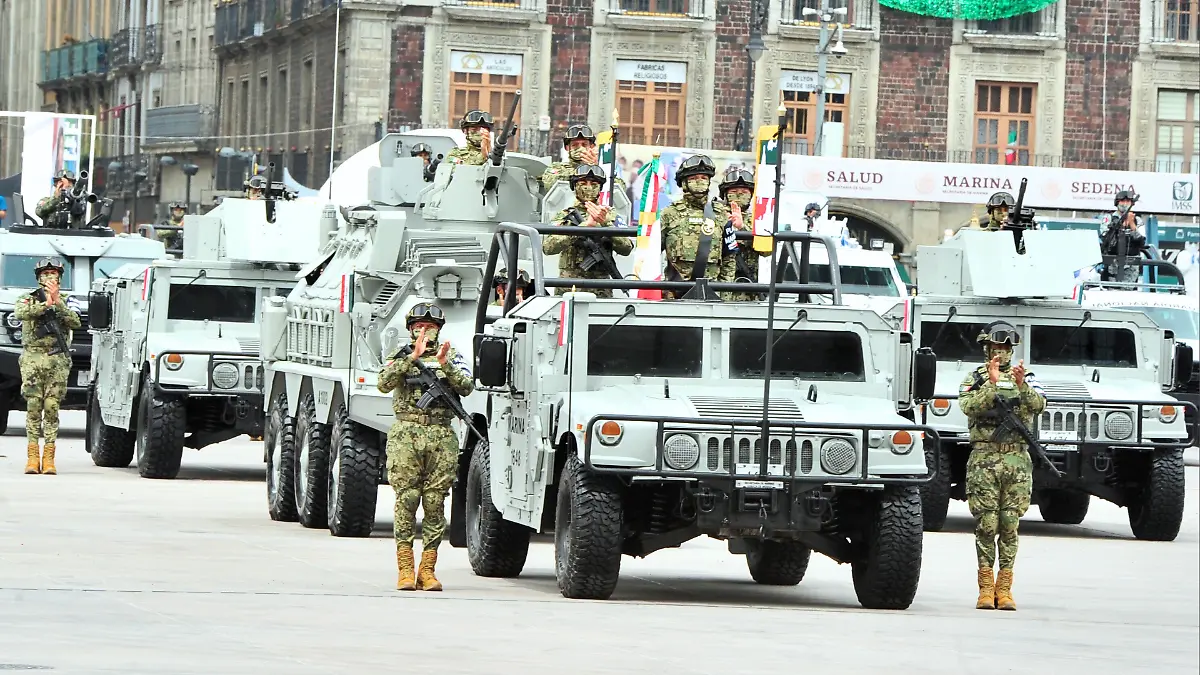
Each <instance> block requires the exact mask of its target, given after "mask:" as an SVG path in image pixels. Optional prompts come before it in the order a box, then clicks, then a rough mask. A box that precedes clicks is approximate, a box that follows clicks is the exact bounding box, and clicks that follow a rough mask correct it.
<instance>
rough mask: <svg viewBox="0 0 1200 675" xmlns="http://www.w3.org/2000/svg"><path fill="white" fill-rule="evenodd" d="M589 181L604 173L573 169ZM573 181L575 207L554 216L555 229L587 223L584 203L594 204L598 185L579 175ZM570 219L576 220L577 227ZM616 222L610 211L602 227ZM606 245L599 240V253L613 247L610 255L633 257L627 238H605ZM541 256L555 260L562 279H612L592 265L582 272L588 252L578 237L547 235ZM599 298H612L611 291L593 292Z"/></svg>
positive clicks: (591, 166)
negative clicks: (556, 226)
mask: <svg viewBox="0 0 1200 675" xmlns="http://www.w3.org/2000/svg"><path fill="white" fill-rule="evenodd" d="M576 171H578V172H582V173H583V174H586V175H588V176H590V177H596V176H603V175H604V173H603V170H602V169H600V167H598V166H596V165H594V164H580V165H579V167H578V168H577V169H576ZM572 180H574V181H575V204H574V206H572V207H570V208H568V209H564V210H562V211H559V212H558V213H556V214H554V218H553V219H552V220H551V222H552V223H554V224H555V225H563V226H575V225H579V224H581V223H584V222H586V221H587V217H588V216H587V208H586V207H585V206H584V203H585V202H592V203H595V201H596V197H597V196H599V194H600V190H601V184H600V182H599V181H598V179H597V180H593V179H592V178H588V179H582V178H579V177H578V175H576V176H574V177H573V178H572ZM573 215H577V216H578V220H579V222H578V223H577V222H576V220H575V218H574V217H572V216H573ZM616 219H617V213H616V211H614V210H613V209H609V210H608V214H607V215H606V216H605V217H604V223H603V224H602V227H614V225H615V223H616ZM606 239H607V241H608V242H610V244H609V243H606V242H605V241H603V240H601V241H600V242H599V244H600V247H601V249H602V250H603V249H605V248H607V246H609V245H611V246H612V251H613V253H616V254H617V255H629V254H630V253H633V240H632V239H630V238H629V237H607V238H606ZM542 253H543V254H544V255H556V256H558V276H560V277H562V278H564V279H610V278H612V277H611V275H610V274H609V273H608V272H607V271H605V270H604V268H603V267H602V266H600V265H595V266H593V267H592V269H590V270H584V269H583V261H584V260H585V259H586V258H587V255H588V251H587V249H586V248H584V246H583V244H582V243H581V242H580V241H579V240H578V235H571V234H551V235H547V236H546V238H545V239H543V240H542ZM592 292H593V293H595V294H596V297H598V298H611V297H612V290H610V289H607V288H597V289H592Z"/></svg>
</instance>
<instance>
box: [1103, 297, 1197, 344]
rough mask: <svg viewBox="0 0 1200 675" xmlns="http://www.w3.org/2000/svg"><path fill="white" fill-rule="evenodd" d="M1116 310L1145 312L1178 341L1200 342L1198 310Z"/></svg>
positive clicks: (1129, 307) (1130, 306)
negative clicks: (1173, 334)
mask: <svg viewBox="0 0 1200 675" xmlns="http://www.w3.org/2000/svg"><path fill="white" fill-rule="evenodd" d="M1116 309H1133V310H1138V311H1141V312H1144V313H1145V314H1146V316H1148V317H1150V319H1151V320H1152V321H1154V323H1156V324H1158V325H1159V326H1160V327H1162V328H1166V329H1167V330H1169V331H1171V332H1173V333H1175V339H1177V340H1200V312H1197V311H1196V310H1191V311H1188V310H1186V309H1180V308H1178V307H1155V306H1150V307H1143V306H1138V305H1122V306H1119V307H1117V308H1116Z"/></svg>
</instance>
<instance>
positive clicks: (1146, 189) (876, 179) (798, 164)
mask: <svg viewBox="0 0 1200 675" xmlns="http://www.w3.org/2000/svg"><path fill="white" fill-rule="evenodd" d="M783 171H784V176H786V181H785V183H784V186H783V190H784V192H819V193H821V194H823V195H824V196H825V197H827V198H830V199H839V198H840V199H882V200H894V201H913V202H943V203H948V204H984V203H986V202H987V200H988V198H989V197H990V196H991V195H992V194H994V193H996V192H1009V193H1011V194H1012V195H1013V198H1014V199H1015V198H1016V196H1017V192H1018V190H1020V188H1021V179H1022V178H1027V179H1029V186H1028V189H1027V190H1026V192H1025V206H1031V207H1034V208H1041V209H1062V210H1067V211H1111V210H1112V208H1113V198H1114V197H1115V196H1116V194H1117V193H1118V192H1120V191H1121V190H1133V191H1135V192H1137V193H1138V195H1140V199H1139V200H1138V203H1137V207H1136V209H1137V211H1138V212H1140V213H1146V214H1163V215H1166V214H1174V215H1187V216H1194V215H1197V214H1198V213H1200V194H1198V192H1200V190H1198V189H1197V187H1198V186H1197V175H1196V174H1184V173H1152V172H1145V171H1101V170H1096V169H1068V168H1056V167H1042V166H1012V165H1008V166H1005V165H992V164H951V163H944V162H912V161H901V160H890V159H848V158H841V157H813V156H808V155H790V154H785V155H784V156H783Z"/></svg>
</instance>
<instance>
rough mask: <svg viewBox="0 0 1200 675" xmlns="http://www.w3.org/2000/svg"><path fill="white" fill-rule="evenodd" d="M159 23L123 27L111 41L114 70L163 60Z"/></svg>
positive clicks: (111, 60) (110, 63) (111, 59)
mask: <svg viewBox="0 0 1200 675" xmlns="http://www.w3.org/2000/svg"><path fill="white" fill-rule="evenodd" d="M160 33H161V30H160V26H159V25H158V24H155V25H153V26H143V27H141V28H122V29H121V30H119V31H117V32H116V33H115V34H113V38H112V41H111V42H110V43H109V45H110V46H109V51H110V55H109V65H111V66H112V68H113V69H114V70H118V69H122V68H136V67H137V66H141V65H143V64H157V63H159V62H161V61H162V37H161V35H160Z"/></svg>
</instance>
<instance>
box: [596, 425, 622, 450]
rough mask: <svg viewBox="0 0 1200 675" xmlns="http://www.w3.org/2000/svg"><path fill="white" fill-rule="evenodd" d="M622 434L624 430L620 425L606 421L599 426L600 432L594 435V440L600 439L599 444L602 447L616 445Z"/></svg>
mask: <svg viewBox="0 0 1200 675" xmlns="http://www.w3.org/2000/svg"><path fill="white" fill-rule="evenodd" d="M623 433H625V430H624V429H622V428H621V425H620V424H618V423H616V422H614V421H612V420H606V421H605V422H603V423H602V424H601V425H600V431H599V432H597V433H596V438H598V439H600V443H601V444H603V445H616V444H617V443H618V442H619V441H620V440H621V434H623Z"/></svg>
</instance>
